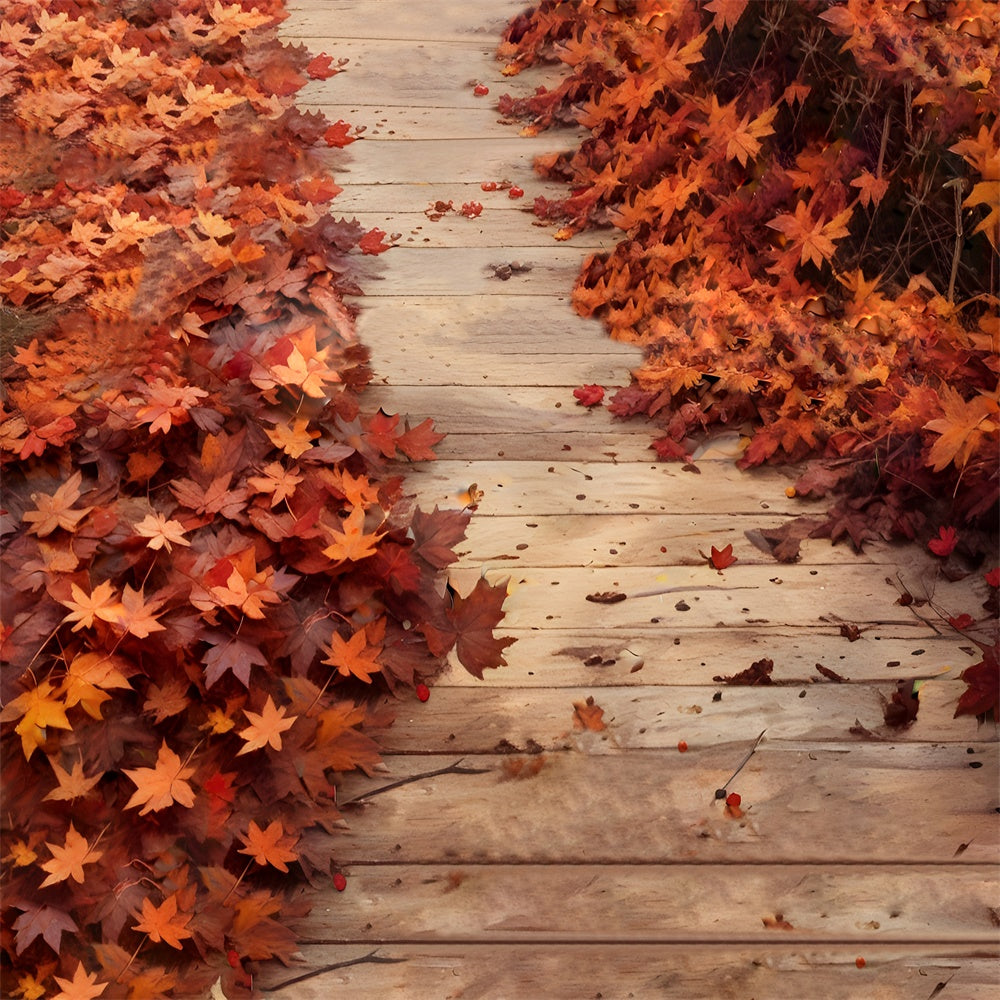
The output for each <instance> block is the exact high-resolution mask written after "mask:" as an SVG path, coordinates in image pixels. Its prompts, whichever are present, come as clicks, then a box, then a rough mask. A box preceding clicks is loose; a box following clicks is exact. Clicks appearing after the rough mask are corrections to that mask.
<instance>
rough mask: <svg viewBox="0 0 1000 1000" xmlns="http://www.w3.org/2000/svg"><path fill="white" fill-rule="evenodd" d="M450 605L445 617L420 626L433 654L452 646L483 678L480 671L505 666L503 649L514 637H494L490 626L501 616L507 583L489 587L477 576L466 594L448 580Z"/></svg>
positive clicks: (473, 673)
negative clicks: (461, 592) (469, 591)
mask: <svg viewBox="0 0 1000 1000" xmlns="http://www.w3.org/2000/svg"><path fill="white" fill-rule="evenodd" d="M448 592H449V594H450V596H451V599H452V605H451V607H450V608H448V609H447V611H446V612H445V617H444V619H441V618H439V619H438V620H437V622H436V623H435V624H431V623H430V622H426V623H424V624H423V625H422V626H420V628H421V631H422V632H423V634H424V635H425V636H426V637H427V645H428V646H429V647H430V650H431V652H432V653H433V654H434V655H435V656H444V655H445V654H446V653H447V652H448V650H450V649H451V648H452V647H453V646H454V648H455V652H456V653H457V655H458V659H459V662H461V664H462V666H463V667H465V669H466V670H468V671H469V673H470V674H472V676H473V677H478V678H480V679H482V676H483V671H484V670H488V669H492V668H493V667H500V666H504V665H505V664H506V663H507V661H506V660H505V659H504V656H503V651H504V650H505V649H506V648H507V647H508V646H509V645H510V644H511V643H512V642H513V641H514V640H513V639H512V638H510V637H506V638H497V637H496V636H495V635H494V634H493V630H494V629H495V628H496V626H497V625H498V624H499V623H500V621H501V619H502V618H503V602H504V599H505V598H506V597H507V588H506V584H505V583H504V584H497V586H495V587H491V586H490V585H489V583H487V581H486V580H485V579H484V578H483V577H480V578H479V579H478V580H477V581H476V586H475V587H474V588H473V589H472V592H471V593H470V594H469V595H468V596H467V597H461V596H460V595H459V594H458V593H457V592H456V591H455V590H454V589H453V588H452V587H451V585H450V584H449V585H448Z"/></svg>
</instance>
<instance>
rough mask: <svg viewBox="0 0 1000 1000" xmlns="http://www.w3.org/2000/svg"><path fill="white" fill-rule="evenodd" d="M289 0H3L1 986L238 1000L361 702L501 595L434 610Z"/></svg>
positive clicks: (465, 632)
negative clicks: (301, 107)
mask: <svg viewBox="0 0 1000 1000" xmlns="http://www.w3.org/2000/svg"><path fill="white" fill-rule="evenodd" d="M283 16H284V13H283V9H282V4H281V2H280V0H272V2H266V0H265V2H261V0H256V2H255V5H254V6H253V7H252V8H251V6H250V5H249V4H247V5H245V6H243V5H240V4H227V3H224V2H220V0H183V2H178V0H153V2H151V3H147V4H130V3H123V4H120V5H119V4H113V3H106V4H83V3H81V4H77V3H75V2H73V0H56V2H53V3H38V2H27V3H20V2H16V0H15V2H14V3H12V4H8V5H6V6H5V8H4V12H3V18H2V21H0V87H2V93H0V100H2V102H3V105H2V112H3V115H2V120H3V123H4V124H3V129H4V138H3V144H4V147H5V149H7V150H13V153H12V154H11V158H10V159H7V160H5V161H4V162H2V163H0V169H2V175H0V210H2V214H3V221H2V225H3V231H4V238H5V247H4V255H3V258H2V259H0V292H2V294H3V297H4V301H5V303H6V306H5V308H4V314H3V326H4V337H5V341H4V345H3V346H4V358H3V363H4V376H5V382H6V394H5V396H4V398H3V408H2V410H0V459H2V463H3V478H4V497H3V500H4V512H3V521H2V533H3V543H4V552H3V565H2V573H3V579H4V607H3V617H2V632H0V640H2V655H3V660H4V671H3V692H2V693H3V703H4V707H3V710H2V713H0V721H2V723H3V734H2V739H3V760H4V811H3V840H4V844H5V849H6V853H5V855H4V857H3V865H4V884H3V912H2V925H0V933H2V938H0V945H2V949H3V960H4V986H3V992H4V995H5V996H18V997H22V998H25V1000H37V998H39V997H51V996H59V997H61V998H64V1000H82V998H90V997H97V996H102V997H109V998H110V997H136V998H138V997H142V998H148V997H159V996H164V997H167V996H184V997H188V996H196V995H202V994H204V993H205V992H206V991H207V990H208V989H209V988H210V987H212V986H214V985H216V984H218V985H219V987H220V988H221V989H223V990H224V992H225V994H226V995H227V996H230V997H233V996H237V995H243V994H248V993H249V992H250V991H251V989H252V986H251V979H250V975H249V972H250V968H249V965H248V963H250V962H253V961H255V960H260V959H268V958H272V957H274V958H278V959H281V960H286V959H287V958H288V957H289V956H290V955H291V954H292V953H293V952H294V951H295V941H294V937H293V935H292V933H291V931H290V930H289V929H288V928H289V923H290V921H291V920H292V918H294V917H296V916H297V915H300V914H301V913H302V912H303V910H304V905H303V903H302V901H301V899H300V898H299V896H297V895H296V893H297V891H298V890H297V889H296V884H297V883H300V882H301V881H302V880H303V878H304V879H307V880H310V881H316V880H317V879H319V880H322V879H324V878H325V879H326V880H327V881H328V880H329V879H330V877H331V874H332V875H333V877H334V884H335V886H337V887H338V888H343V887H344V885H345V880H344V876H343V874H342V873H340V872H338V871H333V872H332V873H331V871H330V869H329V864H330V858H329V848H327V849H326V850H323V849H322V847H321V845H320V844H319V843H318V841H317V840H316V839H315V836H314V834H315V833H316V831H317V829H319V828H325V829H328V830H329V829H332V827H333V826H334V825H335V824H336V822H337V820H338V813H337V809H336V804H335V798H336V788H335V784H336V777H335V776H336V773H337V772H344V771H348V770H351V769H354V768H361V769H363V770H370V769H371V768H372V767H373V766H374V765H375V764H376V763H377V762H378V756H377V748H376V746H375V743H374V742H373V740H372V738H371V736H370V735H369V732H368V731H366V730H370V729H371V727H372V725H377V724H384V723H386V722H387V721H388V719H389V714H388V713H387V712H386V711H385V710H384V709H382V708H379V707H378V705H379V702H378V700H377V699H375V698H373V697H372V693H373V692H374V693H375V694H380V693H381V694H384V693H385V692H386V690H387V689H389V690H397V689H403V690H405V689H408V688H411V689H412V688H413V687H416V688H417V691H418V694H420V695H421V696H423V697H425V696H426V687H425V686H424V684H423V681H424V680H426V679H428V678H429V677H430V676H431V675H432V674H433V673H434V672H435V671H436V670H437V669H439V667H440V664H441V662H442V657H444V656H445V654H447V653H448V651H449V650H450V649H452V648H453V647H456V646H457V653H458V656H459V658H460V659H461V660H462V662H463V663H464V664H465V665H466V667H467V668H468V669H470V670H471V671H472V672H473V673H476V674H478V675H480V676H481V674H482V671H483V669H485V668H487V667H492V666H497V665H499V664H500V663H502V662H503V657H502V653H503V648H504V646H505V645H506V640H497V639H495V638H494V636H493V633H492V628H493V626H494V625H495V624H496V623H497V621H498V620H499V619H500V617H501V611H500V607H501V604H502V601H503V596H504V594H503V592H502V591H500V592H497V591H493V590H491V589H490V588H489V587H488V585H486V584H485V582H481V583H480V585H478V586H477V588H476V589H475V590H474V591H473V592H472V593H471V594H470V595H468V596H467V597H466V598H462V597H460V596H459V595H457V594H454V593H452V592H451V591H450V590H448V591H446V593H444V594H443V595H440V594H439V592H440V589H441V588H440V586H439V585H438V583H437V576H438V575H439V573H440V571H441V569H442V568H444V567H446V566H447V565H448V564H449V563H450V562H451V561H452V560H453V559H454V558H455V555H454V551H453V547H454V545H455V544H456V543H457V542H458V541H459V540H460V539H461V538H462V536H463V533H464V528H465V525H466V521H467V517H468V515H467V514H463V513H460V512H445V511H439V510H437V509H436V508H435V510H434V511H432V512H421V511H419V510H416V511H414V510H412V509H408V508H407V507H406V505H404V504H402V503H401V498H402V481H401V478H400V477H399V476H398V475H397V474H395V473H394V471H393V468H392V466H391V465H390V462H391V460H394V459H400V458H405V459H409V460H420V459H429V458H433V450H432V448H433V445H434V444H435V443H436V441H437V440H439V436H438V435H437V434H435V433H434V431H433V428H432V427H431V425H430V422H429V421H426V422H424V423H422V424H420V425H418V426H414V427H411V426H409V425H408V424H407V423H406V422H405V421H402V420H400V419H399V418H398V417H396V416H391V415H387V414H385V413H383V412H381V411H378V412H374V413H372V412H368V411H366V410H365V408H364V400H363V396H362V395H361V390H362V389H363V387H364V386H365V384H366V382H367V381H368V379H369V377H370V373H369V371H368V369H367V367H366V358H367V356H366V352H365V350H364V349H363V348H362V347H361V346H360V345H359V344H358V343H357V341H356V338H355V331H354V324H353V316H352V314H351V312H350V311H349V310H348V309H347V308H346V307H345V305H344V303H343V301H342V299H341V295H342V294H343V293H344V292H347V291H351V290H354V285H353V282H352V279H351V276H350V267H351V263H350V258H349V256H348V254H349V253H350V252H351V251H353V250H356V249H360V251H361V252H362V253H379V252H381V251H382V250H384V249H386V248H387V245H386V244H385V243H384V242H383V237H384V234H383V233H382V232H380V231H379V230H373V231H372V232H368V233H366V232H365V231H364V230H363V229H362V228H361V227H360V225H359V224H357V223H356V222H349V221H345V220H342V219H341V220H339V221H336V220H335V219H334V217H333V216H331V215H329V214H328V211H327V203H328V202H329V201H330V200H331V199H333V198H334V197H335V196H336V194H337V193H338V190H339V189H338V188H337V186H336V185H335V184H334V183H333V181H332V180H331V178H330V177H329V175H328V174H327V173H326V172H325V171H324V169H323V168H322V167H321V166H320V165H319V163H318V161H317V158H316V157H315V155H314V154H313V153H312V152H311V149H312V148H313V147H315V146H317V145H324V144H325V145H327V146H335V147H340V146H344V145H346V144H347V143H349V142H351V141H353V137H352V136H351V134H350V127H349V126H348V125H346V124H345V123H344V122H337V123H334V124H331V123H329V122H327V121H325V120H324V119H323V117H322V116H321V115H318V114H303V113H301V112H299V111H298V110H297V109H296V108H295V107H294V106H293V104H292V101H291V97H292V95H294V93H295V92H296V91H297V90H298V88H299V87H301V86H302V84H303V83H304V82H305V81H306V78H307V76H312V77H325V76H329V75H331V74H332V73H334V72H336V68H335V67H334V66H333V65H332V64H331V60H330V58H329V57H328V56H318V57H316V58H311V57H310V56H309V55H308V54H307V53H305V52H304V51H303V50H302V49H296V48H290V47H286V46H283V45H282V44H281V43H280V42H279V41H278V39H277V37H276V34H275V30H274V29H275V26H276V25H277V24H278V23H279V22H280V20H281V19H282V17H283Z"/></svg>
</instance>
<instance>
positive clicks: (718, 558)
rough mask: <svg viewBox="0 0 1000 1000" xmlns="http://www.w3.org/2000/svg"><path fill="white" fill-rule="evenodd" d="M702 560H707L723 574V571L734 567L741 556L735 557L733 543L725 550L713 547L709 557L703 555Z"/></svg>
mask: <svg viewBox="0 0 1000 1000" xmlns="http://www.w3.org/2000/svg"><path fill="white" fill-rule="evenodd" d="M701 555H702V558H707V559H708V561H709V562H710V563H711V564H712V565H713V566H714V567H715V568H716V569H717V570H718V571H719V572H720V573H721V572H722V570H724V569H726V568H727V567H729V566H732V564H733V563H734V562H736V561H737V560H738V559H739V556H734V555H733V543H732V542H730V543H729V544H728V545H727V546H726V547H725V548H724V549H717V548H716V547H715V546H714V545H713V546H712V552H711V554H710V555H709V556H707V557H706V556H705V554H704V553H702V554H701Z"/></svg>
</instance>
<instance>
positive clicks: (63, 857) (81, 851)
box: [41, 820, 104, 889]
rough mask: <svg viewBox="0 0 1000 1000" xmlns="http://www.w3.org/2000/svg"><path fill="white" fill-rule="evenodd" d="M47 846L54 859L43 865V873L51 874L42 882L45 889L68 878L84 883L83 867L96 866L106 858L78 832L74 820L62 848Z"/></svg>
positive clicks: (55, 845)
mask: <svg viewBox="0 0 1000 1000" xmlns="http://www.w3.org/2000/svg"><path fill="white" fill-rule="evenodd" d="M45 846H46V847H47V848H48V849H49V850H50V851H51V852H52V859H51V860H50V861H46V862H44V863H43V864H42V865H41V869H42V871H46V872H48V873H49V874H48V877H47V878H46V879H45V881H44V882H42V885H41V887H42V888H43V889H44V888H45V887H46V886H47V885H56V884H57V883H58V882H62V881H64V880H65V879H68V878H72V879H73V880H74V881H76V882H82V881H83V879H84V873H83V866H84V865H92V864H96V863H97V862H98V861H99V860H100V859H101V858H102V857H103V856H104V852H103V851H98V850H97V849H96V848H94V847H92V846H91V845H90V843H89V842H88V841H87V838H86V837H84V836H83V835H82V834H81V833H79V832H78V831H77V829H76V827H75V826H73V822H72V820H71V821H70V824H69V829H68V830H67V831H66V841H65V843H64V844H63V845H62V846H61V847H60V846H59V845H58V844H50V843H48V842H46V844H45Z"/></svg>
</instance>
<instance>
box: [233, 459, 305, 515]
mask: <svg viewBox="0 0 1000 1000" xmlns="http://www.w3.org/2000/svg"><path fill="white" fill-rule="evenodd" d="M298 471H299V469H298V466H292V468H290V469H286V468H285V467H284V466H283V465H282V464H281V463H280V462H269V463H268V464H267V465H265V466H264V469H263V472H264V475H262V476H250V477H249V478H248V479H247V485H249V486H250V487H251V488H252V489H253V490H254V492H256V493H270V494H271V506H272V507H275V506H277V505H278V504H279V503H281V501H282V500H287V499H288V498H289V497H291V496H293V495H294V493H295V487H296V486H298V485H299V483H301V482H302V476H300V475H298Z"/></svg>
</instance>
